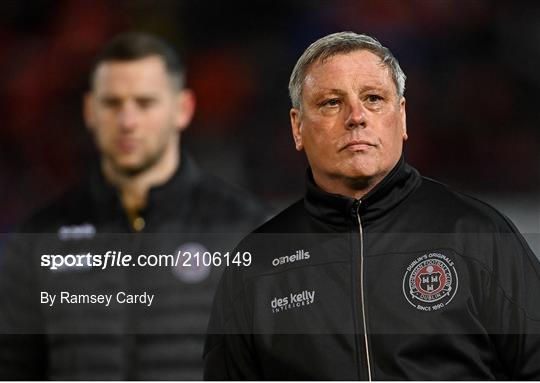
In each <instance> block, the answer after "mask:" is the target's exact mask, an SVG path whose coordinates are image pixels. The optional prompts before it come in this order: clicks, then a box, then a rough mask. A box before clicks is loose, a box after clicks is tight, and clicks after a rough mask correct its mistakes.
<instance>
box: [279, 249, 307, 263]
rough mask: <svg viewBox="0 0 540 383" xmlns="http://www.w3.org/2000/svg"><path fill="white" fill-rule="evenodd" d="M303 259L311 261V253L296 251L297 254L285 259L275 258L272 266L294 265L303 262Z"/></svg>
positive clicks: (287, 256)
mask: <svg viewBox="0 0 540 383" xmlns="http://www.w3.org/2000/svg"><path fill="white" fill-rule="evenodd" d="M303 259H309V251H305V250H296V253H294V254H293V255H286V256H284V257H279V258H274V260H273V261H272V266H274V267H275V266H279V265H283V264H284V263H293V262H296V261H301V260H303Z"/></svg>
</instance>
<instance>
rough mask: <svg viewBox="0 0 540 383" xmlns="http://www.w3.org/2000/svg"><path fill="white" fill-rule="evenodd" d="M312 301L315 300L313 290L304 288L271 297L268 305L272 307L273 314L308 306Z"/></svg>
mask: <svg viewBox="0 0 540 383" xmlns="http://www.w3.org/2000/svg"><path fill="white" fill-rule="evenodd" d="M313 302H315V290H313V291H308V290H304V291H301V292H298V293H291V294H289V295H287V296H284V297H281V298H277V297H276V298H274V299H272V301H271V302H270V306H271V307H272V313H273V314H275V313H279V312H282V311H287V310H291V309H295V308H298V307H302V306H308V305H310V304H312V303H313Z"/></svg>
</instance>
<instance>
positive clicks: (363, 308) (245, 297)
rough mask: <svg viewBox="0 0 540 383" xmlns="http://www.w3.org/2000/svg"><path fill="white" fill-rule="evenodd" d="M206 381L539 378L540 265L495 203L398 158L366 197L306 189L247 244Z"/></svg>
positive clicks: (210, 347) (221, 310)
mask: <svg viewBox="0 0 540 383" xmlns="http://www.w3.org/2000/svg"><path fill="white" fill-rule="evenodd" d="M238 248H239V249H240V250H241V251H250V252H251V253H252V255H253V258H254V260H255V261H254V263H253V264H252V265H251V266H250V267H247V268H242V269H240V270H238V269H229V270H227V271H226V272H225V274H224V275H223V279H222V281H221V284H220V287H219V288H218V291H217V294H216V297H215V300H214V307H213V312H212V316H211V319H210V326H209V335H208V337H207V341H206V346H205V378H206V379H253V380H256V379H270V380H281V379H287V380H334V379H336V380H356V379H362V380H367V379H374V380H388V379H390V380H400V379H412V380H433V379H439V380H461V379H465V380H477V379H478V380H482V379H540V337H539V334H540V331H539V319H540V300H538V295H537V292H538V291H540V266H539V262H538V260H537V258H536V257H535V255H534V254H533V253H532V252H531V250H530V249H529V248H528V246H527V244H526V242H525V241H524V239H523V238H522V237H521V235H520V234H519V233H518V232H517V230H516V229H515V228H514V226H513V225H512V223H511V222H510V221H509V220H508V219H507V218H506V217H504V216H503V215H501V214H500V213H499V212H497V211H496V210H495V209H493V208H492V207H490V206H488V205H486V204H485V203H483V202H480V201H478V200H476V199H474V198H471V197H468V196H465V195H463V194H459V193H456V192H454V191H451V190H449V188H448V187H446V186H444V185H442V184H440V183H437V182H435V181H432V180H430V179H427V178H423V177H421V176H420V175H419V174H418V172H417V171H416V170H415V169H413V168H412V167H410V166H408V165H407V164H405V163H404V160H403V159H401V160H400V161H399V163H398V164H397V165H396V167H395V168H394V169H393V170H392V172H391V173H390V174H389V175H388V176H387V177H386V178H385V179H384V180H383V181H382V182H381V183H380V184H379V185H377V187H376V188H375V189H373V190H372V191H371V192H370V193H368V195H366V196H365V197H364V198H362V200H354V199H350V198H345V197H342V196H339V195H332V194H328V193H325V192H324V191H322V190H321V189H319V188H318V187H317V186H316V185H315V183H314V181H313V178H312V176H311V173H310V172H308V177H307V193H306V196H305V198H304V199H302V200H300V201H298V202H297V203H295V204H293V205H292V206H290V207H289V208H287V209H286V210H285V211H283V212H282V213H280V214H278V215H277V216H276V217H274V218H273V219H272V220H270V221H268V222H267V223H266V224H264V225H263V226H262V227H261V228H259V229H258V230H256V231H255V232H254V233H252V234H251V235H249V236H248V237H246V238H245V239H244V240H243V241H242V242H241V243H240V245H239V247H238Z"/></svg>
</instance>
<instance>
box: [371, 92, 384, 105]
mask: <svg viewBox="0 0 540 383" xmlns="http://www.w3.org/2000/svg"><path fill="white" fill-rule="evenodd" d="M382 99H383V98H382V97H381V96H379V95H376V94H370V95H369V96H367V100H368V102H371V103H375V102H378V101H381V100H382Z"/></svg>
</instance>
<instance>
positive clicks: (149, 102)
mask: <svg viewBox="0 0 540 383" xmlns="http://www.w3.org/2000/svg"><path fill="white" fill-rule="evenodd" d="M192 113H193V100H192V95H191V94H190V93H189V92H187V91H180V90H178V89H176V88H175V87H174V85H173V83H172V82H171V77H170V76H169V74H168V72H167V70H166V67H165V64H164V62H163V60H162V59H161V58H160V57H158V56H149V57H147V58H142V59H139V60H133V61H106V62H104V63H102V64H100V65H99V66H98V68H97V70H96V73H95V76H94V82H93V90H92V91H91V92H90V93H89V94H87V96H86V98H85V120H86V123H87V125H88V127H89V128H90V130H91V131H92V132H93V134H94V137H95V140H96V144H97V146H98V149H99V151H100V152H101V156H102V160H103V161H104V162H105V164H106V166H110V167H111V168H112V169H113V170H114V171H116V172H120V173H125V174H137V173H139V172H141V171H144V170H147V169H150V168H152V166H155V165H156V164H159V163H160V161H164V160H166V159H167V158H172V157H171V156H170V155H167V153H168V152H169V151H174V150H178V134H179V131H180V130H182V129H183V128H185V127H186V126H187V124H188V123H189V121H190V119H191V116H192Z"/></svg>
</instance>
